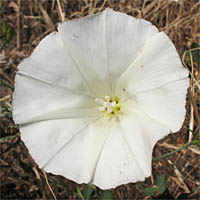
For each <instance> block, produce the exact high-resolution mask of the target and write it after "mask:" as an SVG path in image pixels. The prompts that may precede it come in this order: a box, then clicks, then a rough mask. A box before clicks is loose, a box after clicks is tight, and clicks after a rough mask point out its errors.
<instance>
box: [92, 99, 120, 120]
mask: <svg viewBox="0 0 200 200" xmlns="http://www.w3.org/2000/svg"><path fill="white" fill-rule="evenodd" d="M95 102H96V103H97V104H98V110H99V111H100V112H102V113H103V114H105V115H106V116H108V117H115V116H117V115H118V114H119V113H120V111H121V103H120V99H119V98H117V97H112V96H109V95H107V96H105V97H104V98H96V99H95Z"/></svg>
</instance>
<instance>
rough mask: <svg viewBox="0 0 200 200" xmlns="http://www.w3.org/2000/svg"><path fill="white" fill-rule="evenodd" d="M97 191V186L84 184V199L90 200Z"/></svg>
mask: <svg viewBox="0 0 200 200" xmlns="http://www.w3.org/2000/svg"><path fill="white" fill-rule="evenodd" d="M94 190H95V186H93V185H90V184H83V197H84V199H85V200H89V199H90V197H91V195H92V192H93V191H94Z"/></svg>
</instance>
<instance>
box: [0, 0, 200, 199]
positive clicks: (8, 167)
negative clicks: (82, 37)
mask: <svg viewBox="0 0 200 200" xmlns="http://www.w3.org/2000/svg"><path fill="white" fill-rule="evenodd" d="M0 7H1V27H2V25H3V23H4V22H6V23H7V24H8V26H9V27H13V28H14V32H15V35H14V38H13V39H12V40H11V42H10V43H9V45H6V46H5V48H3V49H2V50H1V52H0V58H1V59H0V65H1V68H0V75H1V79H2V80H4V81H6V83H8V84H9V85H10V86H12V87H14V76H15V72H16V71H17V65H18V64H19V62H20V61H21V60H22V59H23V58H25V57H28V56H29V55H30V54H31V52H32V51H33V49H34V48H35V47H36V45H37V44H38V42H39V41H40V40H41V39H42V38H43V37H44V36H45V35H47V34H48V33H50V32H52V31H53V30H56V27H57V25H58V24H59V23H61V22H62V21H64V20H69V19H72V18H79V17H82V16H86V15H88V14H93V13H98V12H100V11H102V10H103V9H105V7H111V8H113V9H114V10H118V11H121V12H125V13H128V14H129V15H132V16H134V17H137V18H144V19H146V20H149V21H151V22H152V23H153V24H154V25H156V26H157V27H158V28H159V30H161V31H164V32H165V33H166V34H167V35H168V36H169V37H170V39H171V40H172V41H173V43H174V44H175V46H176V48H177V50H178V52H179V54H180V56H181V57H182V60H183V64H184V66H185V67H186V68H187V69H188V71H189V72H190V78H191V81H190V88H189V89H188V96H187V105H186V109H187V113H186V118H185V122H184V124H183V126H182V128H181V130H180V131H179V132H177V133H175V134H171V135H169V136H167V137H165V138H164V139H163V140H161V141H159V142H158V143H157V145H156V147H155V149H154V153H153V155H154V157H157V156H161V155H163V154H164V153H167V152H170V151H172V150H176V149H177V148H179V147H180V146H182V145H184V144H186V143H188V142H191V141H192V139H193V137H194V135H195V134H197V133H198V131H199V129H200V117H199V112H200V105H199V101H198V100H199V99H200V68H199V66H198V64H197V62H196V61H194V58H193V56H192V52H193V51H195V49H193V47H192V44H193V43H196V44H198V45H199V41H200V40H199V39H200V32H199V28H200V27H199V24H198V22H199V21H200V12H199V10H200V2H199V1H198V0H177V1H175V0H108V1H107V0H94V1H92V0H71V1H70V0H51V1H46V0H27V1H25V0H24V1H21V0H14V1H0ZM1 43H2V38H1ZM184 47H187V48H188V49H190V50H189V51H188V52H189V53H187V54H186V53H185V54H181V52H182V50H183V49H184ZM0 92H1V93H0V101H1V104H2V105H4V106H7V105H9V104H10V103H11V101H12V92H13V90H12V89H10V88H8V87H1V91H0ZM10 117H11V116H9V114H8V116H6V117H1V118H0V120H1V124H0V131H1V138H0V142H1V160H0V161H1V172H0V174H1V198H2V199H28V198H31V199H36V198H42V199H52V198H53V197H52V194H51V193H50V190H49V187H48V185H47V184H46V179H45V176H44V174H43V173H42V171H41V170H40V169H39V168H38V167H37V165H36V164H35V163H34V161H33V160H32V159H31V157H30V155H29V154H28V152H27V149H26V148H25V146H24V144H23V142H22V141H21V140H20V137H19V134H18V133H19V131H18V128H17V127H16V126H15V125H14V123H13V122H12V121H11V120H10V119H9V118H10ZM189 129H190V130H192V132H193V134H192V132H191V131H189ZM199 158H200V151H199V149H198V148H197V147H196V146H195V145H192V146H190V147H188V148H186V149H184V150H182V151H181V152H179V153H175V154H174V155H172V156H170V157H167V158H165V159H162V160H158V161H156V162H153V176H152V177H151V178H148V179H146V181H144V182H143V183H142V185H144V186H145V185H146V186H147V185H150V184H152V183H154V178H155V175H156V174H161V173H165V174H166V176H167V178H166V183H167V188H168V191H169V193H170V194H171V195H172V196H173V197H174V198H177V197H178V196H180V195H181V194H183V193H186V194H190V195H189V196H188V197H187V198H189V199H192V198H193V199H198V198H199V191H198V190H196V191H195V189H196V188H197V187H198V186H199V185H200V180H199V177H200V172H199V168H198V167H199V166H200V159H199ZM48 182H49V184H50V185H51V187H52V189H53V191H54V193H55V195H56V197H57V199H75V198H78V196H77V191H76V184H75V183H73V182H72V181H69V180H67V179H65V178H63V177H61V176H55V175H51V174H48ZM98 193H99V190H96V191H95V194H94V198H95V197H96V198H97V196H98ZM112 193H113V197H114V198H116V199H144V198H147V197H145V196H144V194H143V192H142V191H141V190H140V188H139V187H138V184H127V185H123V186H120V187H118V188H116V189H113V190H112ZM166 198H169V196H166Z"/></svg>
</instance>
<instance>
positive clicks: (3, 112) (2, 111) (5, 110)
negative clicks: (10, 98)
mask: <svg viewBox="0 0 200 200" xmlns="http://www.w3.org/2000/svg"><path fill="white" fill-rule="evenodd" d="M0 117H5V118H7V119H12V106H11V104H10V103H8V102H6V103H3V102H1V101H0Z"/></svg>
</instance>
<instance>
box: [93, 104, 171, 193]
mask: <svg viewBox="0 0 200 200" xmlns="http://www.w3.org/2000/svg"><path fill="white" fill-rule="evenodd" d="M169 132H170V130H169V129H168V128H166V127H165V126H162V125H161V124H159V123H157V122H155V121H154V120H152V119H151V118H148V117H146V116H145V115H144V114H143V113H142V112H140V111H139V110H138V109H137V108H135V107H133V106H132V105H131V104H130V105H129V104H128V106H127V105H126V109H125V110H124V116H123V117H122V119H121V121H120V124H119V123H116V124H115V126H112V131H111V133H110V135H109V137H108V139H107V140H106V143H105V145H104V148H103V150H102V153H101V156H100V158H99V160H98V164H97V168H96V171H95V175H94V179H93V182H92V183H93V184H95V185H97V186H99V187H100V188H101V189H110V188H114V187H116V186H118V185H121V184H126V183H129V182H137V181H143V180H144V179H145V177H147V176H150V175H151V162H152V151H153V147H154V145H155V143H156V142H157V141H158V140H159V139H161V138H163V137H164V136H165V135H167V134H169Z"/></svg>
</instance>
